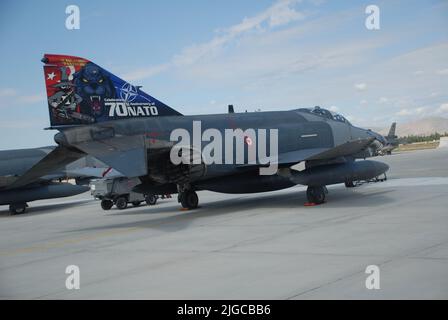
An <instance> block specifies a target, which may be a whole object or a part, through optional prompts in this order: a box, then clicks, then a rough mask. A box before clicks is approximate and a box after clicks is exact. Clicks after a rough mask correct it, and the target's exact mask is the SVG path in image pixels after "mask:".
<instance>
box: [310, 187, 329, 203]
mask: <svg viewBox="0 0 448 320" xmlns="http://www.w3.org/2000/svg"><path fill="white" fill-rule="evenodd" d="M326 193H328V191H327V188H326V187H325V186H314V187H311V186H310V187H308V189H307V190H306V196H307V198H308V201H309V202H311V203H315V204H322V203H324V202H325V194H326Z"/></svg>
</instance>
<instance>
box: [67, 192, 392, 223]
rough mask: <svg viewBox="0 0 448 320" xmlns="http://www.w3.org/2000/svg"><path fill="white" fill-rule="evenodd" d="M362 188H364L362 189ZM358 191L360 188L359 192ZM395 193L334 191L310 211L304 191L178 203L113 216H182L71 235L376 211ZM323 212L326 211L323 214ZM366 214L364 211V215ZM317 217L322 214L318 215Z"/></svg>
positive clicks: (152, 219)
mask: <svg viewBox="0 0 448 320" xmlns="http://www.w3.org/2000/svg"><path fill="white" fill-rule="evenodd" d="M360 188H362V187H360ZM355 189H357V188H355ZM391 191H392V190H390V189H389V190H387V191H386V190H381V191H375V192H369V193H368V194H362V193H359V192H356V190H353V189H349V190H347V189H345V188H341V189H339V190H338V189H332V190H330V194H331V197H328V203H326V204H323V205H320V206H316V207H312V208H306V207H304V206H303V204H304V203H305V202H306V194H305V192H304V191H291V192H289V193H286V194H273V195H269V196H262V197H250V198H245V197H240V198H232V199H225V200H218V201H211V202H205V203H204V204H203V205H202V207H199V208H198V209H195V210H191V211H179V209H178V204H177V203H176V202H174V203H173V205H170V206H166V207H163V208H157V206H155V207H151V208H149V207H146V208H142V209H140V210H138V211H131V210H132V209H131V210H129V211H124V212H123V211H120V213H111V215H112V214H113V215H128V216H130V217H131V216H132V215H141V214H146V215H154V214H163V213H173V212H178V214H175V215H170V216H169V217H158V218H151V219H148V220H143V221H142V220H140V221H134V222H127V223H120V224H110V225H103V226H99V227H92V228H83V229H76V230H71V232H80V231H98V230H107V229H118V228H148V229H158V230H160V231H165V232H175V231H179V230H182V229H184V228H187V227H188V226H189V225H190V224H191V223H192V222H193V221H195V220H197V219H201V218H206V217H216V216H221V215H227V214H232V213H235V212H238V211H241V212H243V211H246V210H253V211H254V212H255V214H256V209H257V208H258V209H263V210H266V209H268V211H269V209H272V210H271V211H272V214H273V215H275V212H276V211H278V209H294V208H296V209H297V214H300V213H301V212H305V210H313V209H316V208H320V209H321V210H322V209H324V210H325V209H334V208H345V207H357V208H374V207H375V206H379V205H384V204H388V203H392V202H394V199H393V198H392V197H391V196H389V195H388V194H389V193H390V192H391ZM320 212H322V211H320ZM360 213H362V211H360ZM316 214H318V212H317V211H316Z"/></svg>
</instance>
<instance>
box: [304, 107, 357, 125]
mask: <svg viewBox="0 0 448 320" xmlns="http://www.w3.org/2000/svg"><path fill="white" fill-rule="evenodd" d="M298 111H300V112H307V113H312V114H314V115H317V116H321V117H324V118H327V119H330V120H334V121H338V122H343V123H347V124H349V125H351V123H350V121H348V120H347V119H346V118H345V117H344V116H342V115H340V114H339V113H336V112H332V111H330V110H327V109H324V108H321V107H318V106H316V107H314V108H300V109H298Z"/></svg>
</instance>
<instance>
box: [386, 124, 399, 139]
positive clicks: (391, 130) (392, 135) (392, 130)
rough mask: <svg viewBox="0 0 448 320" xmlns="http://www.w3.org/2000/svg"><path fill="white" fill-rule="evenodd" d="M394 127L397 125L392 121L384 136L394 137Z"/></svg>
mask: <svg viewBox="0 0 448 320" xmlns="http://www.w3.org/2000/svg"><path fill="white" fill-rule="evenodd" d="M396 127H397V123H396V122H394V123H392V125H391V126H390V129H389V133H388V134H387V137H386V138H395V137H396V136H395V129H396Z"/></svg>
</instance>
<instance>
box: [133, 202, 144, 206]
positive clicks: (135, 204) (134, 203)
mask: <svg viewBox="0 0 448 320" xmlns="http://www.w3.org/2000/svg"><path fill="white" fill-rule="evenodd" d="M141 203H142V202H141V201H134V202H132V205H133V206H134V207H138V206H139V205H140V204H141Z"/></svg>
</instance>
